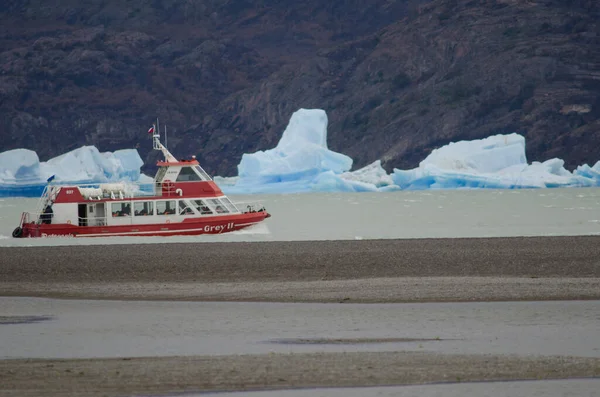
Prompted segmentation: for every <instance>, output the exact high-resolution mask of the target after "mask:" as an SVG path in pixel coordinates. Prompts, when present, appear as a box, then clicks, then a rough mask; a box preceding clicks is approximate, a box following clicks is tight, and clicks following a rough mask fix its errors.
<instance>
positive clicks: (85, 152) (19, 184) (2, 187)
mask: <svg viewBox="0 0 600 397" xmlns="http://www.w3.org/2000/svg"><path fill="white" fill-rule="evenodd" d="M142 165H143V161H142V159H141V157H140V155H139V153H138V152H137V150H135V149H124V150H117V151H115V152H114V153H111V152H105V153H100V151H98V149H97V148H96V147H94V146H83V147H80V148H78V149H75V150H73V151H70V152H68V153H65V154H62V155H60V156H58V157H55V158H53V159H50V160H48V161H46V162H40V160H39V157H38V155H37V153H36V152H34V151H32V150H27V149H15V150H9V151H6V152H3V153H0V196H1V197H7V196H8V197H10V196H16V197H32V196H33V197H35V196H40V195H41V194H42V191H43V189H44V187H45V186H46V184H47V181H48V179H50V178H52V177H53V182H54V183H56V184H88V183H89V184H92V183H104V182H121V181H129V182H134V183H137V184H142V185H147V184H150V183H152V178H150V177H148V176H146V175H144V174H142V173H141V172H140V168H141V166H142Z"/></svg>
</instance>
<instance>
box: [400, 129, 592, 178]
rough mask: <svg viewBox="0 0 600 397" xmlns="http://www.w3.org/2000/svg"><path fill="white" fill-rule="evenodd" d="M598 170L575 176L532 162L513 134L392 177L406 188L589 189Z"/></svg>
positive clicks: (459, 147)
mask: <svg viewBox="0 0 600 397" xmlns="http://www.w3.org/2000/svg"><path fill="white" fill-rule="evenodd" d="M596 166H598V164H597V165H596ZM596 166H594V167H596ZM594 167H592V168H590V167H589V166H587V165H584V166H580V167H579V168H578V169H577V170H576V171H575V172H574V173H571V172H569V171H568V170H566V169H565V168H564V161H563V160H561V159H556V158H555V159H550V160H547V161H544V162H543V163H540V162H533V163H532V164H528V163H527V159H526V156H525V138H524V137H523V136H522V135H519V134H516V133H513V134H508V135H495V136H491V137H488V138H485V139H478V140H473V141H460V142H455V143H454V142H453V143H450V144H448V145H446V146H443V147H441V148H439V149H435V150H433V151H432V152H431V154H430V155H429V156H427V158H425V160H423V161H422V162H421V163H420V164H419V167H417V168H414V169H412V170H399V169H394V172H393V173H392V174H391V177H392V180H393V181H394V183H395V184H396V185H398V186H399V187H400V188H401V189H405V190H422V189H460V188H471V189H476V188H488V189H489V188H492V189H525V188H552V187H588V186H598V185H599V183H598V182H600V178H598V177H599V176H600V175H598V174H594V173H595V172H596V171H597V170H600V166H598V167H599V168H598V169H595V168H594ZM594 175H596V178H598V179H594Z"/></svg>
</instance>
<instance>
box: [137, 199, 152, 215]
mask: <svg viewBox="0 0 600 397" xmlns="http://www.w3.org/2000/svg"><path fill="white" fill-rule="evenodd" d="M133 213H134V215H135V216H146V215H154V202H152V201H136V202H135V203H134V204H133Z"/></svg>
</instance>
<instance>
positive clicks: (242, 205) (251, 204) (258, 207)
mask: <svg viewBox="0 0 600 397" xmlns="http://www.w3.org/2000/svg"><path fill="white" fill-rule="evenodd" d="M233 204H235V206H236V207H237V208H239V210H240V212H241V213H242V214H248V213H252V212H262V211H266V209H265V206H264V205H263V203H262V202H260V201H241V202H235V203H233Z"/></svg>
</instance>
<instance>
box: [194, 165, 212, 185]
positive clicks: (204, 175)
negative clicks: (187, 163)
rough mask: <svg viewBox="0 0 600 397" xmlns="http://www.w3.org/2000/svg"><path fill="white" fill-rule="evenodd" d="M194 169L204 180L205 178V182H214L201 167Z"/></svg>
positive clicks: (197, 166)
mask: <svg viewBox="0 0 600 397" xmlns="http://www.w3.org/2000/svg"><path fill="white" fill-rule="evenodd" d="M194 168H195V169H196V171H198V173H199V174H200V175H202V178H203V179H205V180H207V181H210V180H212V179H211V177H210V176H209V175H208V174H207V173H206V171H204V170H203V169H202V167H200V166H199V165H196V166H194Z"/></svg>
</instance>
